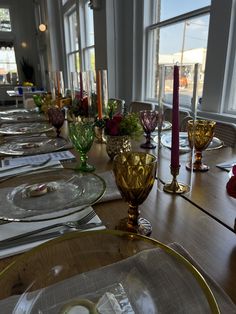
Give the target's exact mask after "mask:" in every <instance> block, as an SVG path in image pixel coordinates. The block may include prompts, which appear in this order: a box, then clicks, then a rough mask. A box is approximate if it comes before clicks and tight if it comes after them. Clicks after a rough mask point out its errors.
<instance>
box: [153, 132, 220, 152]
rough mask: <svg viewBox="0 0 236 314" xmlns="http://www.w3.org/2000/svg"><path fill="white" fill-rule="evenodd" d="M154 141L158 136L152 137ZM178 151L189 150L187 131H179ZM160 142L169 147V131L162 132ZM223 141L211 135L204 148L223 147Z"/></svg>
mask: <svg viewBox="0 0 236 314" xmlns="http://www.w3.org/2000/svg"><path fill="white" fill-rule="evenodd" d="M154 141H155V142H157V141H158V137H155V138H154ZM179 143H180V146H179V151H180V153H187V152H189V151H190V147H189V142H188V134H187V132H180V133H179ZM161 144H162V145H163V146H165V147H168V148H171V133H166V134H163V135H162V137H161ZM223 145H224V143H223V141H221V140H220V139H218V138H217V137H213V139H212V141H211V143H210V145H209V146H208V147H207V149H206V150H214V149H219V148H221V147H223Z"/></svg>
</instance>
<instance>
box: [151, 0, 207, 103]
mask: <svg viewBox="0 0 236 314" xmlns="http://www.w3.org/2000/svg"><path fill="white" fill-rule="evenodd" d="M210 2H211V1H210V0H200V1H188V0H182V1H181V5H180V2H179V1H175V0H159V1H158V0H156V1H153V7H152V12H154V13H153V14H152V17H151V20H152V21H151V22H152V24H151V25H150V26H149V27H148V28H147V36H148V46H147V56H148V58H147V85H146V86H147V88H146V95H147V97H146V98H147V99H149V100H153V101H156V100H157V99H158V94H159V91H158V86H159V83H158V80H159V70H160V66H165V80H164V82H165V84H164V85H165V86H164V94H163V99H162V100H163V102H164V103H165V104H172V88H173V81H172V80H173V75H172V69H173V65H174V64H177V65H179V67H180V105H181V106H182V107H187V108H190V107H191V101H192V96H193V78H194V65H195V64H196V63H197V64H198V66H199V80H198V82H199V84H198V97H199V98H200V97H201V96H202V90H203V83H204V74H205V63H206V54H207V42H208V28H209V16H210Z"/></svg>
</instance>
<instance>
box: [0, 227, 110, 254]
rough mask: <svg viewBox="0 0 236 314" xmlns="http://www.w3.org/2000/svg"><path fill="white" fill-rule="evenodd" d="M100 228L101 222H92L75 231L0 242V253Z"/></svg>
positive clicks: (58, 231)
mask: <svg viewBox="0 0 236 314" xmlns="http://www.w3.org/2000/svg"><path fill="white" fill-rule="evenodd" d="M100 226H104V225H103V223H102V222H98V223H95V222H94V223H93V222H92V223H87V224H84V225H81V226H80V227H79V228H76V229H71V228H69V229H61V230H57V231H53V232H48V233H44V234H37V235H35V236H32V237H25V238H19V239H14V240H11V239H6V240H2V241H0V251H1V250H6V249H10V248H12V247H15V246H19V245H25V244H29V243H33V242H38V241H44V240H52V239H53V238H56V237H59V236H62V235H63V234H66V233H70V232H74V231H87V230H89V229H93V228H96V227H100ZM104 228H105V226H104Z"/></svg>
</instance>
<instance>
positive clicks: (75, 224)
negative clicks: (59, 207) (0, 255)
mask: <svg viewBox="0 0 236 314" xmlns="http://www.w3.org/2000/svg"><path fill="white" fill-rule="evenodd" d="M95 216H96V213H95V211H94V210H91V211H90V212H89V213H88V214H87V215H85V216H84V217H82V218H81V219H79V220H77V221H66V222H61V223H56V224H54V225H50V226H46V227H43V228H39V229H35V230H32V231H29V232H25V233H22V234H19V235H17V236H14V237H11V238H8V239H6V240H2V241H0V247H1V245H2V244H4V243H9V242H11V241H15V240H19V239H22V238H26V237H29V236H31V235H35V234H37V233H41V232H43V231H47V230H50V229H54V228H57V227H67V228H71V229H78V228H81V226H85V225H86V224H88V222H89V221H90V220H91V219H92V218H94V217H95Z"/></svg>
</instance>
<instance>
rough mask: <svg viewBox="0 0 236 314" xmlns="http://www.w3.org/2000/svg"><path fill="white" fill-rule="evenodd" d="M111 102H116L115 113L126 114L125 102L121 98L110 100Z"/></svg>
mask: <svg viewBox="0 0 236 314" xmlns="http://www.w3.org/2000/svg"><path fill="white" fill-rule="evenodd" d="M109 100H111V101H114V102H116V110H115V113H121V114H124V113H126V107H125V101H124V99H120V98H109Z"/></svg>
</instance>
